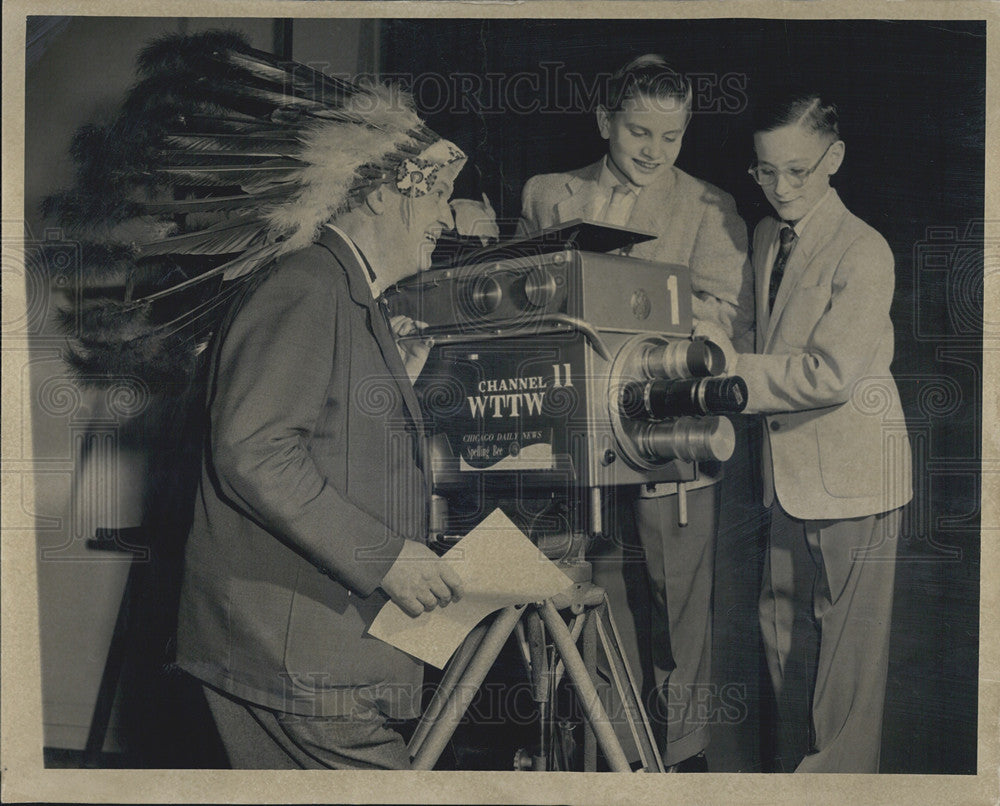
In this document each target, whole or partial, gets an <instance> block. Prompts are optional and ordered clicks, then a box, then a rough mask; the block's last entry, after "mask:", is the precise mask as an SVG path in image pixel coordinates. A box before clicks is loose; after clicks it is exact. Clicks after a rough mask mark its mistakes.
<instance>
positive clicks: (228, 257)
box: [50, 33, 466, 769]
mask: <svg viewBox="0 0 1000 806" xmlns="http://www.w3.org/2000/svg"><path fill="white" fill-rule="evenodd" d="M140 70H141V72H142V73H143V74H144V75H145V78H144V79H143V81H142V82H141V83H140V84H139V85H138V86H137V87H136V89H135V90H134V91H133V93H132V94H131V95H130V97H129V98H128V99H127V101H126V104H125V105H124V106H123V112H122V115H121V117H120V119H119V120H118V121H117V122H116V123H115V124H114V126H112V127H111V130H110V131H105V132H104V133H103V134H99V133H95V132H94V131H90V132H88V133H84V134H83V135H82V136H81V137H80V138H78V146H77V151H78V152H82V151H83V150H85V149H83V148H82V147H81V143H82V144H83V145H87V144H88V142H89V144H90V145H91V146H93V144H94V141H97V142H98V146H100V145H101V143H103V144H104V148H103V151H102V150H101V148H100V147H98V148H96V152H100V153H101V155H102V156H101V159H100V160H97V161H98V162H101V161H102V160H103V169H102V170H94V169H93V163H94V161H95V160H94V159H93V158H91V160H90V162H91V170H90V173H91V174H92V175H93V176H94V177H97V178H96V179H95V181H104V180H103V177H104V176H105V174H106V173H108V172H110V173H111V174H114V175H115V176H116V179H115V180H114V187H112V186H111V184H109V186H108V188H107V190H106V192H107V194H111V196H112V198H111V199H110V200H109V199H108V198H106V197H102V201H101V202H100V204H101V211H100V214H99V215H97V214H95V213H94V211H93V209H92V206H93V204H94V202H93V199H94V198H96V196H95V195H94V194H92V193H91V194H86V193H82V194H81V193H78V194H77V195H76V196H74V195H73V194H64V195H63V196H62V197H58V198H54V199H53V200H52V201H51V202H50V212H54V213H58V214H59V215H60V217H61V219H62V220H63V221H64V222H69V223H73V222H74V221H76V222H77V223H78V224H79V223H80V222H81V221H83V219H85V218H86V217H87V215H86V213H87V212H88V210H89V215H90V218H91V219H94V218H95V216H96V217H97V218H99V217H100V216H101V215H103V216H104V219H103V222H104V224H106V225H107V226H106V227H105V228H104V230H103V231H104V232H105V236H104V237H103V239H101V238H95V239H94V241H95V242H94V243H92V244H91V245H90V246H89V247H88V248H89V254H90V255H91V257H90V260H91V261H92V262H94V263H100V261H101V259H102V256H103V260H104V262H105V266H107V265H111V264H113V265H114V266H118V267H121V266H123V265H124V266H126V267H127V268H126V269H125V270H124V271H125V273H126V274H127V276H128V282H125V283H124V286H125V293H124V296H123V297H122V298H121V299H107V298H100V299H94V298H93V295H90V296H89V297H88V296H87V294H86V293H84V294H83V295H82V298H83V300H84V307H83V311H82V315H83V319H84V323H85V325H86V324H87V323H89V325H90V327H91V332H92V333H94V332H99V335H97V336H92V337H91V338H90V339H89V340H88V339H86V338H84V339H83V340H82V341H80V342H79V343H77V344H76V345H75V353H74V355H75V360H76V361H77V362H78V364H80V365H82V366H87V365H88V362H89V364H90V365H91V367H92V368H93V366H94V365H99V364H100V362H101V361H106V360H110V359H108V358H107V356H108V355H113V358H114V360H116V361H119V362H123V361H124V362H126V363H127V362H128V361H132V362H133V364H135V365H134V366H132V367H131V369H129V370H128V371H142V370H143V367H142V366H139V365H141V364H142V362H143V361H145V362H147V364H149V365H150V366H152V367H153V370H151V371H154V372H161V373H162V372H163V371H164V370H163V368H164V366H166V364H169V362H170V361H171V360H173V361H174V362H175V363H178V362H179V363H183V362H184V361H186V360H190V361H193V362H198V361H204V360H206V359H207V360H208V362H209V363H208V366H207V378H208V388H207V395H206V398H205V400H206V409H207V415H208V418H209V428H208V436H207V439H206V440H205V450H204V457H203V462H202V475H201V483H200V487H199V491H198V495H197V500H196V503H195V514H194V525H193V528H192V529H191V533H190V537H189V540H188V544H187V548H186V555H185V572H184V581H183V587H182V591H181V607H180V614H179V624H178V642H177V652H178V658H177V660H178V664H179V665H180V666H181V667H182V668H183V669H185V670H187V671H188V672H189V673H191V674H192V675H194V676H195V677H196V678H198V679H199V680H200V681H201V682H202V683H203V684H204V689H205V692H206V696H207V698H208V701H209V705H210V707H211V711H212V714H213V716H214V718H215V721H216V723H217V725H218V728H219V732H220V735H221V737H222V739H223V742H224V744H225V747H226V750H227V752H228V754H229V757H230V761H231V763H232V765H233V766H234V767H238V768H315V767H333V768H369V769H378V768H405V767H407V766H408V765H409V758H408V754H407V751H406V747H405V745H404V743H403V740H402V738H401V736H400V734H399V733H398V732H397V731H395V730H394V729H393V728H392V720H393V719H396V718H411V717H413V716H416V715H417V713H418V708H419V705H420V693H421V684H422V668H421V666H420V664H419V662H417V661H415V660H414V659H413V658H411V657H410V656H408V655H405V654H404V653H402V652H400V651H399V650H396V649H395V648H393V647H391V646H389V645H388V644H385V643H382V642H381V641H379V640H377V639H375V638H372V637H370V636H368V635H367V634H366V631H367V628H368V626H369V625H370V623H371V621H372V620H373V619H374V617H375V615H376V613H377V612H378V611H379V609H380V608H381V607H382V605H383V604H385V602H386V601H387V600H389V599H391V600H393V601H395V602H396V603H397V604H398V605H400V606H401V607H402V608H403V609H404V610H406V611H408V612H409V613H411V614H412V615H417V614H419V613H422V612H424V610H427V609H432V608H434V607H436V606H444V605H446V604H447V603H448V602H449V601H450V600H451V599H453V598H456V597H458V596H459V595H460V594H461V580H460V579H458V578H457V576H456V575H455V573H454V571H452V570H451V569H450V567H449V566H448V565H446V564H445V563H443V562H442V561H441V560H440V559H439V558H438V557H437V555H436V554H434V552H432V551H431V550H430V549H429V548H428V547H427V546H426V545H425V542H426V536H427V527H426V514H425V511H426V506H427V491H426V486H425V478H424V475H423V472H422V469H421V457H420V451H421V447H420V443H421V436H422V425H421V419H420V411H419V405H418V402H417V399H416V397H415V395H414V391H413V388H412V386H411V384H410V379H411V378H413V377H415V375H416V374H417V373H418V372H419V369H420V366H421V365H422V361H423V359H424V358H426V354H427V350H428V349H429V344H428V343H426V342H423V341H421V340H420V339H419V338H414V337H413V334H414V331H415V329H416V327H417V326H416V325H415V324H414V323H413V322H410V321H408V320H404V319H400V318H393V319H392V320H390V319H389V318H388V317H387V315H386V313H385V312H384V310H383V308H382V306H380V304H379V303H378V299H379V296H380V294H381V292H382V290H383V289H385V288H386V287H388V286H390V285H391V284H393V283H395V282H397V281H398V280H400V279H402V278H403V277H404V276H406V275H409V274H412V273H414V272H415V271H417V270H419V269H424V268H427V267H428V266H429V265H430V256H431V252H432V251H433V249H434V245H435V243H436V241H437V239H438V238H439V236H440V235H441V233H442V231H444V230H446V229H450V228H452V227H453V224H454V222H453V213H452V209H451V208H450V206H449V197H450V196H451V194H452V189H453V183H454V180H455V177H456V176H457V174H458V172H459V170H460V169H461V167H462V165H463V164H464V162H465V159H466V157H465V155H464V154H463V153H462V151H461V150H460V149H459V148H458V147H457V146H455V145H454V144H453V143H450V142H448V141H446V140H443V139H441V138H440V137H439V136H438V135H436V134H435V133H434V132H432V131H430V130H429V129H428V128H427V127H426V126H425V125H424V124H423V122H422V121H421V120H420V119H419V118H418V117H417V115H416V114H415V112H414V111H413V108H412V102H411V101H410V99H409V98H408V97H407V96H406V95H405V94H403V93H401V92H399V91H396V90H391V89H389V88H387V87H383V86H380V85H364V86H359V85H355V84H350V83H348V82H343V81H338V80H335V79H331V78H329V77H327V76H324V75H322V74H319V73H316V72H315V71H311V70H308V69H307V68H304V67H303V66H302V65H290V66H289V65H287V64H282V63H279V62H278V61H277V60H276V59H275V58H274V57H271V56H270V55H269V54H264V53H261V52H259V51H255V50H253V49H251V48H249V47H248V46H247V45H246V43H245V42H243V41H242V40H241V39H239V38H238V37H235V36H232V35H228V34H218V33H213V34H210V35H207V36H206V35H201V36H198V37H172V38H170V39H168V40H165V41H161V42H157V43H154V44H153V45H152V46H150V47H149V48H147V49H146V51H144V53H143V55H142V56H141V57H140ZM108 144H113V145H112V147H111V148H109V147H107V146H108ZM123 144H124V145H123ZM123 155H124V156H123ZM78 157H79V153H78ZM84 163H86V160H84ZM109 165H110V166H111V167H110V168H109ZM81 173H82V174H85V173H87V168H86V165H85V166H84V168H83V169H82V170H81ZM126 175H127V176H128V177H130V178H131V180H132V181H131V185H128V183H123V182H122V181H121V179H122V177H123V176H126ZM126 185H128V186H129V187H131V190H130V191H129V193H130V195H129V196H128V198H119V199H117V200H116V199H115V198H113V197H114V194H119V195H121V194H123V193H124V191H123V190H122V188H123V187H125V186H126ZM88 205H90V207H88ZM81 211H82V212H81ZM165 220H166V221H168V222H172V223H171V224H170V229H169V230H168V231H164V229H163V227H164V223H163V222H164V221H165ZM177 222H180V225H179V226H178V223H177ZM157 228H159V229H157ZM91 230H94V227H91ZM123 233H124V234H123ZM136 233H140V234H138V235H137V234H136ZM95 256H96V257H95ZM109 270H110V269H109ZM136 278H138V279H136ZM165 278H169V279H165ZM137 289H138V291H137ZM171 299H172V300H173V303H172V304H166V305H165V301H168V300H171ZM222 302H225V303H226V305H222V304H220V303H222ZM164 311H166V312H164ZM207 311H212V312H213V314H214V315H213V316H212V317H209V318H208V320H207V321H208V322H210V324H211V327H210V328H206V327H205V321H206V320H205V318H204V317H203V316H202V314H204V313H205V312H207ZM216 312H221V313H216ZM195 322H199V323H201V324H200V325H193V324H192V323H195ZM207 330H210V331H211V335H212V338H211V340H208V339H207V338H206V332H207ZM402 336H410V338H406V339H402V338H400V337H402ZM205 344H211V347H210V349H207V350H204V351H203V348H204V346H205ZM202 352H203V355H201V356H200V358H199V354H200V353H202ZM182 354H183V355H182ZM165 362H166V363H165ZM119 368H120V367H119ZM99 370H100V366H97V369H96V370H94V371H99Z"/></svg>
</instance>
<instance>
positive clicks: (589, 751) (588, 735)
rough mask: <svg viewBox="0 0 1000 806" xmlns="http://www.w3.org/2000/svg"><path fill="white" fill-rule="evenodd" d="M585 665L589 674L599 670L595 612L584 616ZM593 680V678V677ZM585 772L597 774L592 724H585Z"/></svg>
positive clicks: (595, 742)
mask: <svg viewBox="0 0 1000 806" xmlns="http://www.w3.org/2000/svg"><path fill="white" fill-rule="evenodd" d="M583 618H584V626H583V664H584V666H585V667H586V668H587V671H588V672H593V671H596V669H597V625H596V623H595V622H594V611H593V610H591V611H590V612H588V613H584V614H583ZM591 679H593V677H591ZM583 771H584V772H597V737H596V736H594V729H593V728H591V727H590V722H589V721H585V722H584V723H583Z"/></svg>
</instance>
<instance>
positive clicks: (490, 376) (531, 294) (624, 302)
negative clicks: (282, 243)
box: [386, 227, 746, 526]
mask: <svg viewBox="0 0 1000 806" xmlns="http://www.w3.org/2000/svg"><path fill="white" fill-rule="evenodd" d="M599 229H600V230H601V231H605V232H606V231H607V230H610V229H612V228H604V227H600V228H599ZM536 246H537V243H536ZM520 247H521V248H519V249H515V248H513V247H512V246H511V245H507V246H501V247H499V248H496V249H494V250H491V251H490V252H485V253H481V254H479V255H478V256H477V259H476V260H475V262H471V261H470V262H466V263H464V264H463V265H458V266H454V267H451V268H444V269H437V270H431V271H427V272H423V273H421V274H419V275H417V276H415V277H412V278H410V279H408V280H406V281H404V282H402V283H400V284H398V285H397V286H396V287H394V288H393V289H392V290H391V291H389V292H387V294H386V301H387V303H388V306H389V310H390V313H391V314H393V315H395V314H405V315H407V316H410V317H411V318H413V319H414V320H416V321H418V322H423V323H426V325H427V326H426V327H425V328H424V329H423V331H422V336H424V337H427V336H433V338H434V347H433V348H432V350H431V352H430V355H429V357H428V360H427V363H426V364H425V366H424V369H423V371H422V373H421V375H420V377H419V378H418V380H417V382H416V384H415V386H416V389H417V392H418V395H419V397H420V399H421V405H422V407H423V413H424V417H425V426H426V429H427V432H428V433H429V434H430V449H429V452H428V453H429V457H430V462H429V467H428V468H426V469H427V470H428V471H429V472H430V475H431V487H432V492H433V493H434V494H435V495H436V496H442V497H444V499H446V500H456V499H457V498H462V497H464V498H469V497H470V496H471V497H472V498H473V499H476V500H477V501H482V500H486V499H490V500H501V499H508V500H513V501H517V502H524V501H526V500H529V499H536V500H537V499H539V498H545V497H553V496H559V495H562V496H563V497H573V496H574V494H577V497H579V496H578V494H579V492H580V491H581V490H582V489H583V488H589V489H590V490H591V491H600V490H601V489H604V488H608V487H614V486H621V485H639V484H650V483H659V482H667V481H674V482H677V481H690V480H693V479H695V478H696V477H697V474H698V464H699V463H700V462H719V461H724V460H725V459H728V458H729V456H730V455H731V454H732V450H733V444H734V440H735V437H734V432H733V427H732V424H731V423H730V421H729V420H728V419H727V418H726V416H725V414H727V413H734V412H737V411H740V410H742V408H743V405H745V400H746V387H745V384H743V382H742V380H741V379H739V378H732V377H717V376H720V375H721V374H722V373H723V372H724V371H725V367H724V365H723V364H724V358H723V354H722V351H721V350H720V349H719V348H718V347H716V346H715V345H713V344H711V343H710V342H707V341H692V340H691V338H690V334H691V327H692V320H691V298H692V295H691V284H690V276H689V272H688V270H687V268H686V267H684V266H679V265H669V264H664V263H654V262H650V261H645V260H639V259H635V258H630V257H627V256H624V255H621V254H607V253H600V252H590V251H584V250H582V249H577V248H572V244H566V243H560V244H556V248H551V247H552V244H551V242H550V244H549V248H548V249H545V248H542V249H538V248H535V249H527V248H524V245H523V244H522V245H520ZM595 495H596V497H599V492H598V493H596V494H595ZM583 497H584V498H587V497H588V496H583ZM475 508H476V509H481V508H482V505H480V506H476V507H475ZM592 515H593V519H598V518H599V516H598V514H597V511H596V509H593V508H592ZM591 525H592V526H593V524H591Z"/></svg>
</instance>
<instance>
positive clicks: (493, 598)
mask: <svg viewBox="0 0 1000 806" xmlns="http://www.w3.org/2000/svg"><path fill="white" fill-rule="evenodd" d="M443 559H444V560H445V561H446V562H448V563H451V564H452V566H453V567H454V569H455V571H457V572H458V575H459V576H460V577H461V579H462V584H463V588H464V593H463V594H462V598H461V599H460V600H458V601H457V602H454V601H453V602H451V603H450V604H448V605H447V606H445V607H436V608H435V609H434V610H431V611H430V612H428V613H422V614H421V615H419V616H417V617H416V618H414V617H413V616H409V615H407V614H406V613H405V612H404V611H403V610H402V609H400V608H399V606H397V605H396V604H394V603H393V602H389V603H388V604H386V605H385V607H383V608H382V610H381V611H379V614H378V616H377V617H376V618H375V621H374V622H372V625H371V627H370V628H369V630H368V632H369V633H370V634H371V635H373V636H375V637H376V638H380V639H381V640H383V641H386V642H387V643H390V644H392V645H393V646H395V647H398V648H399V649H402V650H403V651H404V652H408V653H409V654H410V655H413V656H414V657H417V658H420V660H422V661H424V662H425V663H430V664H431V665H433V666H436V667H437V668H439V669H441V668H444V665H445V664H446V663H447V662H448V658H450V657H451V655H452V653H453V652H454V651H455V650H456V649H457V648H458V646H459V644H461V643H462V641H463V640H464V639H465V636H467V635H468V634H469V632H470V631H471V630H472V628H473V627H475V626H476V624H478V623H479V622H480V621H481V620H482V619H483V618H485V617H486V616H487V615H488V614H490V613H492V612H493V611H494V610H499V609H500V608H501V607H506V606H508V605H513V604H524V603H527V602H537V601H540V600H542V599H548V598H549V597H550V596H555V595H556V594H557V593H561V592H562V591H564V590H566V589H567V588H569V587H571V586H572V585H573V580H572V579H570V578H569V577H568V576H566V574H564V573H563V572H562V571H560V570H559V568H558V567H557V566H556V564H555V563H553V562H552V561H551V560H550V559H549V558H548V557H546V556H545V555H544V554H542V552H540V551H539V550H538V547H537V546H535V544H534V543H532V542H531V541H530V540H528V538H527V537H526V536H525V535H524V533H523V532H522V531H521V530H520V529H518V528H517V527H516V526H515V525H514V524H513V523H512V522H511V521H510V519H509V518H508V517H507V516H506V515H504V513H503V512H502V511H501V510H499V509H495V510H493V512H492V513H490V514H489V515H488V516H487V517H486V518H485V520H483V521H482V523H480V524H479V525H478V526H477V527H476V528H475V529H473V530H472V531H471V532H469V534H467V535H466V536H465V537H463V538H462V539H461V540H459V541H458V543H456V544H455V545H454V546H452V547H451V549H449V550H448V551H447V552H446V553H445V554H444V556H443Z"/></svg>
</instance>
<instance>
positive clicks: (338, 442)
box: [178, 230, 426, 717]
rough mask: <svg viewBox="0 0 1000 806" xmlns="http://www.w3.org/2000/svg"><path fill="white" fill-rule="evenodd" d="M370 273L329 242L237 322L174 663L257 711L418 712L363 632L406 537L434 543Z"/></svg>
mask: <svg viewBox="0 0 1000 806" xmlns="http://www.w3.org/2000/svg"><path fill="white" fill-rule="evenodd" d="M362 272H363V269H362V267H361V266H360V265H358V262H357V261H356V259H355V258H354V257H353V255H352V252H351V250H350V247H349V246H348V245H347V244H346V243H345V242H344V241H343V239H342V238H341V237H340V236H339V235H337V234H336V233H334V232H333V231H332V230H328V231H326V233H325V234H324V235H323V237H322V238H321V239H320V241H319V242H318V243H317V244H314V245H313V246H310V247H309V248H307V249H304V250H302V251H300V252H297V253H295V254H293V255H291V256H289V257H287V258H285V259H283V260H282V261H280V262H279V263H278V265H277V266H276V267H275V268H274V269H273V270H272V272H271V274H270V275H269V276H268V277H267V278H266V279H265V280H264V281H263V282H262V283H261V284H260V286H259V287H258V288H257V289H256V290H255V291H253V292H252V293H251V294H250V295H249V296H248V298H247V299H246V300H245V301H244V302H243V304H242V305H241V306H240V307H239V309H238V311H237V312H236V313H235V315H234V316H233V317H232V318H231V321H230V323H229V325H228V328H227V329H226V330H225V332H224V333H223V334H222V338H221V340H220V342H219V344H218V346H217V348H216V352H215V355H214V364H213V367H212V377H211V379H210V382H209V391H208V395H209V396H208V413H209V416H210V437H209V439H208V440H207V445H206V448H205V457H204V461H203V473H202V480H201V488H200V491H199V495H198V500H197V503H196V513H195V520H194V526H193V528H192V531H191V534H190V537H189V541H188V545H187V549H186V557H185V562H186V567H185V575H184V582H183V590H182V594H181V607H180V614H179V627H178V662H179V664H180V665H181V666H182V667H183V668H185V669H187V670H188V671H189V672H191V673H192V674H193V675H195V676H196V677H198V678H200V679H201V680H203V681H205V682H207V683H209V684H211V685H213V686H216V687H218V688H220V689H223V690H224V691H227V692H229V693H231V694H233V695H235V696H238V697H241V698H244V699H246V700H249V701H251V702H254V703H257V704H259V705H262V706H265V707H269V708H274V709H276V710H280V711H285V712H291V713H303V714H341V713H346V712H347V711H349V710H350V709H351V708H352V706H354V705H355V702H354V698H355V697H360V698H361V699H362V700H363V701H368V702H374V703H376V704H377V705H378V706H379V707H381V708H382V709H383V710H384V711H385V712H387V713H389V714H390V715H394V716H404V717H408V716H413V715H414V714H415V713H416V712H417V708H418V707H419V687H420V684H421V682H422V667H421V666H420V665H419V664H418V663H417V662H416V661H414V660H413V659H412V658H410V657H409V656H408V655H405V654H404V653H402V652H400V651H398V650H396V649H394V648H393V647H391V646H389V645H388V644H385V643H383V642H381V641H379V640H376V639H374V638H371V637H369V636H366V635H365V632H366V630H367V628H368V626H369V625H370V623H371V621H372V620H373V618H374V617H375V615H376V614H377V613H378V610H379V609H380V608H381V607H382V605H383V604H384V603H385V602H386V601H387V599H386V596H385V595H384V594H383V592H382V591H381V589H379V588H378V587H377V586H378V585H379V583H380V582H381V580H382V577H383V576H384V575H385V573H386V571H387V570H388V569H389V567H390V566H391V565H392V563H393V561H394V560H395V558H396V557H397V555H398V554H399V551H400V550H401V548H402V545H403V540H404V539H412V540H420V541H424V540H425V539H426V526H425V517H426V516H425V500H426V495H425V489H424V478H423V474H422V472H421V470H420V468H419V465H418V461H417V459H418V457H417V454H416V450H417V448H416V446H417V445H418V444H419V441H418V440H419V436H420V433H421V429H422V425H421V422H420V416H419V407H418V403H417V400H416V397H415V395H414V393H413V390H412V387H410V385H409V382H408V381H401V380H400V379H405V378H406V373H405V370H404V368H403V364H402V360H401V359H400V356H399V353H398V350H397V348H396V345H395V342H394V341H393V339H392V335H391V333H390V332H389V329H388V325H387V323H386V321H385V317H384V316H383V315H382V313H381V311H380V310H379V309H378V308H377V306H376V305H375V303H374V302H373V300H372V295H371V291H370V289H369V286H368V284H367V282H366V280H365V277H364V275H363V273H362Z"/></svg>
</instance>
